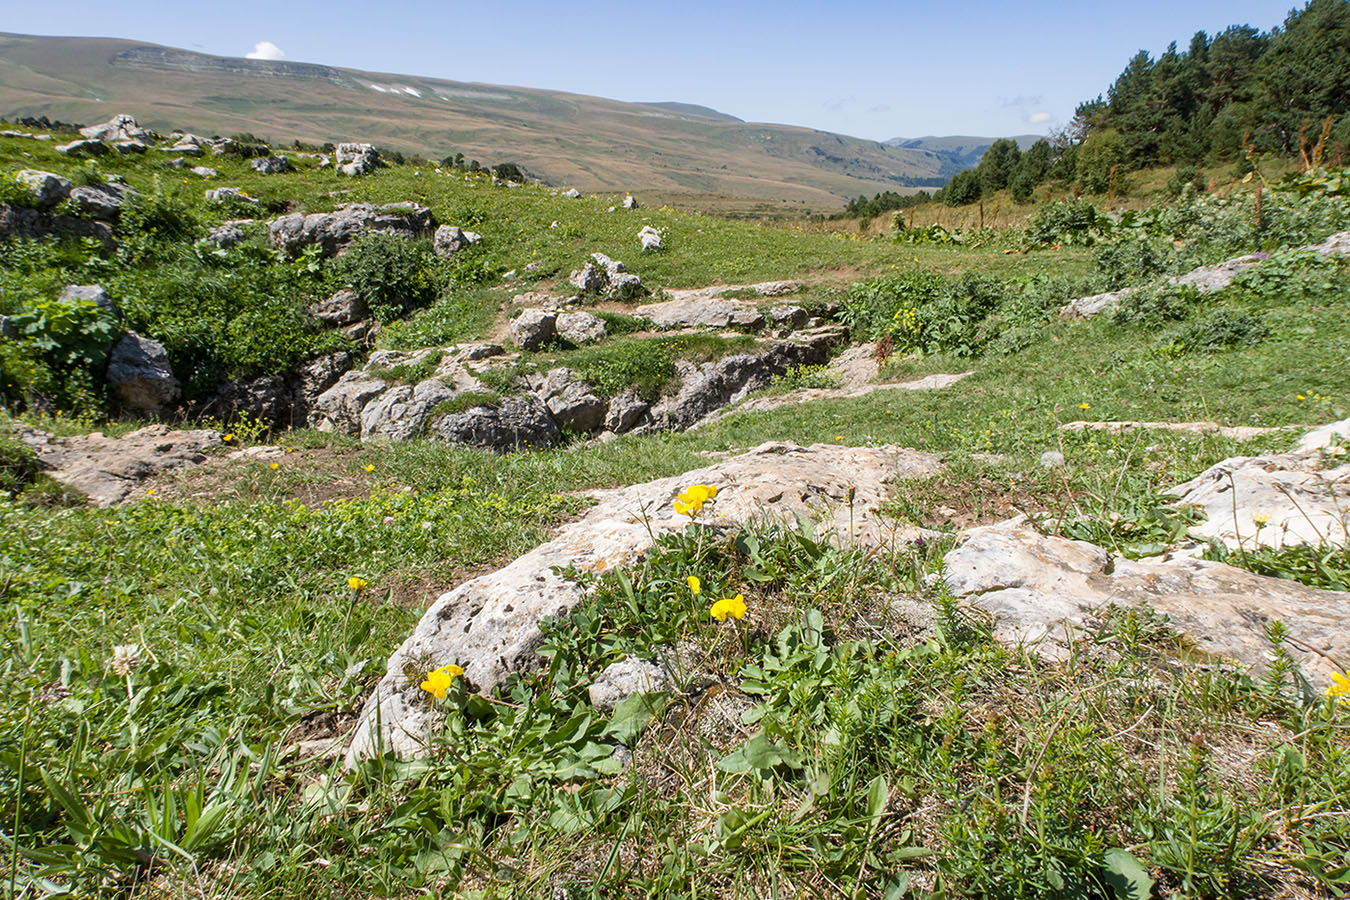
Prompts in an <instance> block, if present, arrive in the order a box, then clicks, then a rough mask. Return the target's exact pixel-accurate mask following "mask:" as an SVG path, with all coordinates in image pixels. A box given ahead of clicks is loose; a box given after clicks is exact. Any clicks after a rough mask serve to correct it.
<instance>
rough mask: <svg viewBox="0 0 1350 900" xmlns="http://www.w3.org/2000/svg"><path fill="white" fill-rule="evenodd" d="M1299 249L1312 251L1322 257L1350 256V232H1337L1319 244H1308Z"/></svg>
mask: <svg viewBox="0 0 1350 900" xmlns="http://www.w3.org/2000/svg"><path fill="white" fill-rule="evenodd" d="M1299 249H1300V250H1312V251H1314V252H1316V253H1320V254H1322V255H1323V256H1350V231H1341V232H1338V233H1336V234H1333V235H1331V237H1329V238H1327V239H1326V240H1325V241H1323V242H1322V243H1320V244H1310V245H1308V246H1307V247H1300V248H1299Z"/></svg>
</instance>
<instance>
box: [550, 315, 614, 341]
mask: <svg viewBox="0 0 1350 900" xmlns="http://www.w3.org/2000/svg"><path fill="white" fill-rule="evenodd" d="M557 331H558V337H560V338H562V339H563V340H565V341H570V342H572V343H573V344H589V343H593V342H595V341H598V340H600V339H601V338H603V337H604V336H605V320H604V319H602V318H600V317H599V316H596V315H592V314H591V313H588V312H570V313H563V314H561V315H560V316H558V321H557Z"/></svg>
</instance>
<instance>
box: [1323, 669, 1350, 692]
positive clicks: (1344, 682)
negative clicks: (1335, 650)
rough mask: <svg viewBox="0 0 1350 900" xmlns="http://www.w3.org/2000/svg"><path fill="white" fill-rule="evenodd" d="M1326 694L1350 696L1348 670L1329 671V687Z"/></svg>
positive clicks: (1349, 674)
mask: <svg viewBox="0 0 1350 900" xmlns="http://www.w3.org/2000/svg"><path fill="white" fill-rule="evenodd" d="M1327 696H1328V697H1347V698H1350V672H1333V673H1331V687H1329V688H1327Z"/></svg>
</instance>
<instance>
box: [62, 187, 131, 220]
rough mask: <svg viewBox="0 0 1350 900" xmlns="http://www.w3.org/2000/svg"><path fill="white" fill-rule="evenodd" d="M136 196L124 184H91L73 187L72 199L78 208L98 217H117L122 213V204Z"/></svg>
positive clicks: (86, 213) (71, 191)
mask: <svg viewBox="0 0 1350 900" xmlns="http://www.w3.org/2000/svg"><path fill="white" fill-rule="evenodd" d="M134 196H136V192H135V191H134V190H132V189H131V188H130V187H128V186H126V185H123V184H112V183H110V182H105V183H104V184H90V185H84V186H82V187H77V188H71V190H70V199H71V202H73V203H74V204H75V206H76V208H77V209H79V211H80V212H82V213H84V214H85V215H89V216H93V217H94V218H96V219H115V218H117V217H118V216H119V215H121V214H122V205H123V204H124V203H126V201H127V200H130V199H131V198H132V197H134Z"/></svg>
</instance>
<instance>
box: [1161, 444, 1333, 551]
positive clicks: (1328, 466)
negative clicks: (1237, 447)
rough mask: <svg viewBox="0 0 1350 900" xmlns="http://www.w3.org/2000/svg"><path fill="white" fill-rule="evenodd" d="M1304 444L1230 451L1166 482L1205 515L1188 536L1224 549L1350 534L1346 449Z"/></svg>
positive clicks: (1322, 541)
mask: <svg viewBox="0 0 1350 900" xmlns="http://www.w3.org/2000/svg"><path fill="white" fill-rule="evenodd" d="M1314 435H1315V436H1313V437H1311V438H1310V439H1309V438H1305V440H1306V441H1308V446H1306V447H1304V446H1300V447H1299V448H1297V449H1295V450H1292V451H1289V452H1288V453H1271V454H1267V455H1264V456H1237V457H1232V458H1230V459H1225V460H1223V461H1222V462H1220V463H1216V464H1215V465H1213V466H1210V467H1209V468H1208V469H1206V470H1205V471H1204V472H1201V473H1200V474H1199V475H1197V476H1196V477H1195V478H1192V479H1191V480H1190V481H1187V482H1184V483H1183V484H1179V485H1177V486H1176V487H1174V488H1172V489H1171V490H1170V491H1169V493H1170V494H1171V495H1172V496H1174V497H1176V503H1177V505H1189V506H1199V507H1200V508H1201V509H1202V510H1203V511H1204V513H1205V517H1206V518H1205V521H1204V522H1201V523H1199V524H1197V525H1192V526H1191V527H1190V529H1189V532H1188V533H1189V534H1190V536H1191V537H1193V538H1196V539H1198V540H1202V541H1222V542H1223V543H1224V544H1225V545H1227V546H1228V547H1229V548H1231V549H1234V550H1236V549H1238V548H1246V549H1248V550H1250V549H1254V548H1255V547H1258V546H1260V547H1272V548H1275V549H1279V548H1281V547H1290V546H1299V545H1311V546H1314V547H1321V546H1338V547H1339V546H1345V545H1346V543H1347V542H1348V541H1350V530H1348V529H1350V454H1346V455H1341V456H1335V455H1332V452H1331V447H1330V446H1326V447H1323V448H1320V449H1319V448H1317V447H1316V446H1313V445H1315V444H1316V443H1317V441H1318V439H1319V437H1318V436H1316V435H1317V433H1316V432H1314Z"/></svg>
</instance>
